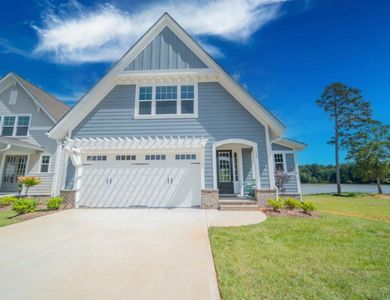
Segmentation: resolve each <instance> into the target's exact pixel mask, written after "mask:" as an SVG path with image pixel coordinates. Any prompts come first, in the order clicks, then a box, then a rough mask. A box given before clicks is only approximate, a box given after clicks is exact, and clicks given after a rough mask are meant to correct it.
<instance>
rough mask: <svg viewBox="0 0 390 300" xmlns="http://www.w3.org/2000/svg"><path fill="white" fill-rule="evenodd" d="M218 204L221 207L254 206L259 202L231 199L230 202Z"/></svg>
mask: <svg viewBox="0 0 390 300" xmlns="http://www.w3.org/2000/svg"><path fill="white" fill-rule="evenodd" d="M218 203H219V204H220V205H252V204H256V205H257V202H256V201H255V200H246V199H229V200H227V199H226V200H225V199H223V200H219V201H218Z"/></svg>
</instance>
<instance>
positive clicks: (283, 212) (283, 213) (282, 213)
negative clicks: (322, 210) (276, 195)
mask: <svg viewBox="0 0 390 300" xmlns="http://www.w3.org/2000/svg"><path fill="white" fill-rule="evenodd" d="M263 213H265V214H266V215H267V216H278V217H298V218H313V217H314V218H316V217H318V216H319V213H318V212H315V211H312V212H311V213H304V212H303V211H301V210H297V209H294V210H290V209H280V210H278V211H274V210H272V209H266V210H264V211H263Z"/></svg>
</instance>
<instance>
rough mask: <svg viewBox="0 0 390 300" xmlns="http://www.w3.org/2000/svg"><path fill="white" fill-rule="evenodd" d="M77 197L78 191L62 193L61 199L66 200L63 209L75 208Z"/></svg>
mask: <svg viewBox="0 0 390 300" xmlns="http://www.w3.org/2000/svg"><path fill="white" fill-rule="evenodd" d="M75 196H76V191H61V197H62V198H63V199H64V201H63V202H62V205H61V206H62V207H61V208H62V209H68V208H75Z"/></svg>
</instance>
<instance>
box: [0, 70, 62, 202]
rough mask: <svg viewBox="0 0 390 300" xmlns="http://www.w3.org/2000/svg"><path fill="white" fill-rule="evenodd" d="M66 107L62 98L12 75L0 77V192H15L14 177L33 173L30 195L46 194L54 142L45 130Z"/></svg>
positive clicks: (49, 188)
mask: <svg viewBox="0 0 390 300" xmlns="http://www.w3.org/2000/svg"><path fill="white" fill-rule="evenodd" d="M68 110H69V107H68V106H66V105H65V104H64V103H63V102H61V101H59V100H58V99H56V98H55V97H53V96H51V95H49V94H48V93H46V92H44V91H43V90H41V89H40V88H38V87H36V86H35V85H33V84H31V83H30V82H28V81H26V80H25V79H23V78H21V77H20V76H18V75H16V74H15V73H9V74H7V75H6V76H4V77H3V78H2V79H1V80H0V134H1V136H0V178H1V182H0V192H1V193H15V192H17V177H18V176H23V175H34V176H37V177H39V178H41V184H39V185H37V186H35V187H33V188H31V189H30V190H29V194H31V195H50V194H51V191H52V190H53V184H54V182H55V180H53V178H54V177H55V175H54V174H55V172H56V166H55V162H56V151H57V143H56V141H55V140H53V139H50V138H49V137H48V136H47V132H48V131H49V129H50V128H52V127H53V126H54V124H55V123H56V122H57V121H58V120H59V119H60V118H61V117H62V116H63V115H64V114H65V113H66V112H67V111H68Z"/></svg>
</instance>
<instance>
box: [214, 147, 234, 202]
mask: <svg viewBox="0 0 390 300" xmlns="http://www.w3.org/2000/svg"><path fill="white" fill-rule="evenodd" d="M217 163H218V165H217V170H218V189H219V193H220V194H234V184H233V169H232V151H230V150H220V151H217Z"/></svg>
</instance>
